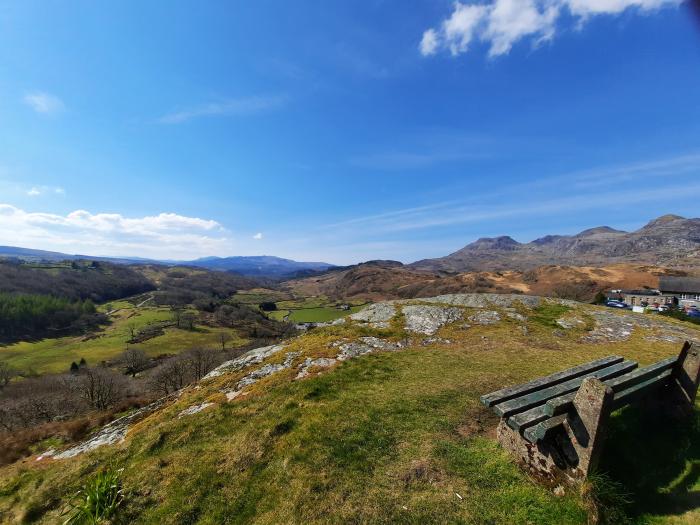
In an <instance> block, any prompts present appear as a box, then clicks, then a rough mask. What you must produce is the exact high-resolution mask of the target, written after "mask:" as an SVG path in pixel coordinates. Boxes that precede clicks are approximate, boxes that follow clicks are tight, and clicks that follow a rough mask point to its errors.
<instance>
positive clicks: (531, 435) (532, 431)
mask: <svg viewBox="0 0 700 525" xmlns="http://www.w3.org/2000/svg"><path fill="white" fill-rule="evenodd" d="M566 417H567V416H566V414H560V415H558V416H554V417H550V418H549V419H546V420H544V421H542V422H541V423H538V424H537V425H535V426H533V427H530V428H527V429H525V432H523V437H524V438H525V439H527V440H528V441H529V442H530V443H537V442H538V441H540V440H541V439H545V438H546V437H547V435H548V434H549V433H550V432H553V431H554V430H555V429H556V428H557V427H559V426H561V425H563V424H564V421H566Z"/></svg>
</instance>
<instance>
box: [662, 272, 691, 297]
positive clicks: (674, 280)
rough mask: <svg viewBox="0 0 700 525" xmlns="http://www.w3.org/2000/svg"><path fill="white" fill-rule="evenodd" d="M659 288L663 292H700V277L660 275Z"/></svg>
mask: <svg viewBox="0 0 700 525" xmlns="http://www.w3.org/2000/svg"><path fill="white" fill-rule="evenodd" d="M659 289H660V290H661V291H662V292H680V293H697V294H700V279H697V278H694V277H666V276H661V277H659Z"/></svg>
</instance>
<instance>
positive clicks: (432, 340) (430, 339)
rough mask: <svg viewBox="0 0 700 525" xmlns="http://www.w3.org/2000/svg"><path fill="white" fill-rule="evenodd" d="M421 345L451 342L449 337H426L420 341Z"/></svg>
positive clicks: (447, 343)
mask: <svg viewBox="0 0 700 525" xmlns="http://www.w3.org/2000/svg"><path fill="white" fill-rule="evenodd" d="M420 344H422V345H423V346H429V345H433V344H443V345H449V344H452V341H450V340H449V339H443V338H442V337H426V338H425V339H423V340H422V341H421V343H420Z"/></svg>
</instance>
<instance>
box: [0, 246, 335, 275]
mask: <svg viewBox="0 0 700 525" xmlns="http://www.w3.org/2000/svg"><path fill="white" fill-rule="evenodd" d="M0 258H5V259H20V260H24V261H45V262H58V261H75V260H87V261H103V262H112V263H117V264H144V263H147V264H161V265H166V266H196V267H199V268H207V269H209V270H220V271H230V272H236V273H239V274H241V275H245V276H249V277H268V278H288V279H289V278H292V277H299V276H306V275H313V274H315V273H318V272H325V271H327V270H329V269H331V268H334V266H333V265H332V264H328V263H324V262H298V261H293V260H291V259H282V258H281V257H273V256H269V255H261V256H237V257H203V258H201V259H196V260H193V261H171V260H155V259H144V258H140V257H95V256H91V255H75V254H67V253H61V252H51V251H46V250H34V249H31V248H19V247H16V246H0Z"/></svg>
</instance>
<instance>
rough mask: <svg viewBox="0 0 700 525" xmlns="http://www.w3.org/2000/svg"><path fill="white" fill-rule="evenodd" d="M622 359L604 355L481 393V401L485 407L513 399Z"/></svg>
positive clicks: (619, 361)
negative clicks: (535, 377)
mask: <svg viewBox="0 0 700 525" xmlns="http://www.w3.org/2000/svg"><path fill="white" fill-rule="evenodd" d="M622 361H623V358H622V357H620V356H616V355H611V356H608V357H604V358H602V359H598V360H596V361H591V362H590V363H585V364H582V365H578V366H575V367H573V368H569V369H567V370H562V371H561V372H556V373H554V374H550V375H548V376H545V377H540V378H539V379H535V380H533V381H529V382H527V383H523V384H521V385H516V386H511V387H508V388H503V389H501V390H497V391H496V392H492V393H490V394H486V395H483V396H481V402H482V403H483V404H484V405H486V406H487V407H492V406H494V405H497V404H498V403H503V402H505V401H508V400H510V399H514V398H516V397H520V396H523V395H526V394H530V393H532V392H535V391H537V390H542V389H544V388H547V387H551V386H554V385H557V384H560V383H563V382H565V381H568V380H570V379H573V378H575V377H579V376H582V375H584V374H587V373H589V372H593V371H595V370H599V369H601V368H604V367H606V366H610V365H613V364H615V363H621V362H622Z"/></svg>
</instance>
